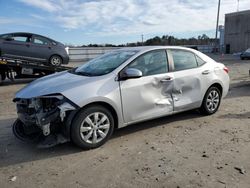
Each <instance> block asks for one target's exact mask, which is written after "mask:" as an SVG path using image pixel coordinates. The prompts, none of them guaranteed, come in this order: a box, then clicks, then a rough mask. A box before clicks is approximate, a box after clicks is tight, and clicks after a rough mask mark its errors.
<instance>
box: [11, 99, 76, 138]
mask: <svg viewBox="0 0 250 188" xmlns="http://www.w3.org/2000/svg"><path fill="white" fill-rule="evenodd" d="M15 102H16V104H17V114H18V119H19V120H20V121H21V122H22V123H19V124H18V125H19V126H23V127H22V128H21V129H20V130H23V131H24V132H25V133H21V132H20V131H19V132H20V134H22V135H28V134H34V133H37V132H41V133H42V135H43V136H45V137H47V136H49V135H50V134H55V135H56V134H58V133H59V132H60V131H61V130H60V128H58V127H60V126H62V124H63V122H64V120H65V117H66V113H67V112H68V111H72V110H76V107H74V106H73V104H70V102H68V101H67V99H65V98H64V97H63V96H61V95H52V96H41V97H39V98H32V99H16V100H15ZM21 124H22V125H21ZM39 135H40V134H39ZM19 136H20V135H19ZM55 140H56V139H55Z"/></svg>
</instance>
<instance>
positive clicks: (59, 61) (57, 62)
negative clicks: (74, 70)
mask: <svg viewBox="0 0 250 188" xmlns="http://www.w3.org/2000/svg"><path fill="white" fill-rule="evenodd" d="M50 64H51V65H53V66H55V67H59V66H61V64H62V58H61V57H60V56H58V55H53V56H51V58H50Z"/></svg>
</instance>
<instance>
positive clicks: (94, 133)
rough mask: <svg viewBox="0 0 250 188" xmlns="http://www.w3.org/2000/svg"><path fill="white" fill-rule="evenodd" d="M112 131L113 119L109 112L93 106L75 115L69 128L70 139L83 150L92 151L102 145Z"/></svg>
mask: <svg viewBox="0 0 250 188" xmlns="http://www.w3.org/2000/svg"><path fill="white" fill-rule="evenodd" d="M113 131H114V118H113V116H112V114H111V112H110V111H109V110H107V109H106V108H104V107H102V106H97V105H95V106H90V107H87V108H85V109H83V110H81V111H80V112H79V113H78V114H77V116H76V118H75V119H74V120H73V123H72V127H71V139H72V141H73V142H74V143H75V144H76V145H78V146H80V147H81V148H83V149H92V148H97V147H99V146H101V145H103V144H104V143H105V142H106V141H107V140H108V139H109V138H110V136H111V135H112V133H113Z"/></svg>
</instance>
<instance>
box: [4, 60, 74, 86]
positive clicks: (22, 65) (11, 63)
mask: <svg viewBox="0 0 250 188" xmlns="http://www.w3.org/2000/svg"><path fill="white" fill-rule="evenodd" d="M72 68H73V67H68V66H59V67H55V66H51V65H45V64H42V63H40V62H33V61H25V60H21V59H12V58H7V57H0V84H2V83H3V81H4V80H5V79H6V78H8V79H10V80H11V81H15V80H16V79H21V78H39V77H42V76H46V75H49V74H52V73H55V72H61V71H65V70H69V69H72Z"/></svg>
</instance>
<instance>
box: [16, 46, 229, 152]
mask: <svg viewBox="0 0 250 188" xmlns="http://www.w3.org/2000/svg"><path fill="white" fill-rule="evenodd" d="M228 89H229V76H228V69H227V68H226V67H225V66H224V65H223V64H221V63H218V62H215V61H214V60H213V59H211V58H209V57H208V56H206V55H204V54H203V53H201V52H198V51H196V50H193V49H189V48H184V47H172V46H171V47H166V46H164V47H135V48H123V49H119V50H116V51H112V52H109V53H107V54H104V55H102V56H100V57H98V58H95V59H93V60H91V61H89V62H87V63H86V64H84V65H82V66H80V67H78V68H74V69H72V70H69V71H65V72H61V73H55V74H53V75H50V76H46V77H43V78H40V79H38V80H35V81H34V82H32V83H31V84H29V85H27V86H26V87H25V88H23V89H22V90H20V91H19V92H17V94H16V96H15V98H14V102H15V103H16V106H17V114H18V119H17V120H16V121H15V123H14V124H13V132H14V134H15V136H16V137H18V138H19V139H21V140H24V141H37V142H38V144H39V146H40V147H50V146H54V145H56V144H58V143H64V142H67V141H73V142H74V143H75V144H77V145H78V146H80V147H82V148H85V149H89V148H96V147H99V146H101V145H102V144H104V143H105V142H106V141H107V140H108V139H109V138H110V136H111V135H112V133H113V131H114V129H115V128H121V127H124V126H127V125H130V124H133V123H137V122H141V121H145V120H149V119H154V118H158V117H162V116H166V115H171V114H175V113H178V112H182V111H186V110H191V109H200V111H201V112H202V113H203V114H206V115H210V114H213V113H215V112H216V111H217V110H218V108H219V106H220V102H221V99H222V98H223V97H225V96H226V95H227V92H228Z"/></svg>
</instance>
